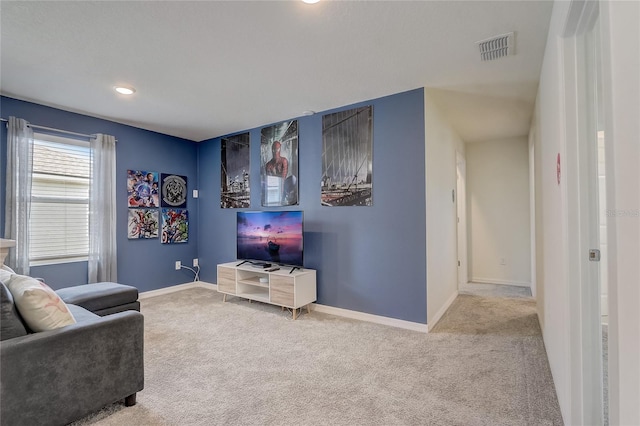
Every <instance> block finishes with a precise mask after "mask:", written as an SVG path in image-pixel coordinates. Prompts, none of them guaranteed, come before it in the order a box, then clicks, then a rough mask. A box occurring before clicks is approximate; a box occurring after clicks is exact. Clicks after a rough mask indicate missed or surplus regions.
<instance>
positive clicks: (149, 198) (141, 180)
mask: <svg viewBox="0 0 640 426" xmlns="http://www.w3.org/2000/svg"><path fill="white" fill-rule="evenodd" d="M159 194H160V188H159V185H158V173H157V172H147V171H144V170H127V199H128V204H129V207H159V206H160V197H159Z"/></svg>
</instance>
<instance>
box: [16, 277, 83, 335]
mask: <svg viewBox="0 0 640 426" xmlns="http://www.w3.org/2000/svg"><path fill="white" fill-rule="evenodd" d="M6 284H7V287H8V288H9V291H11V294H12V295H13V299H14V301H15V304H16V306H17V307H18V312H20V315H21V316H22V319H24V322H25V323H27V326H28V327H29V328H30V329H31V330H32V331H45V330H53V329H55V328H60V327H64V326H66V325H71V324H75V323H76V320H75V319H74V318H73V315H72V314H71V312H70V311H69V308H67V305H66V304H65V303H64V301H62V299H61V298H60V297H59V296H58V295H57V294H56V292H55V291H53V290H52V289H51V288H50V287H49V286H48V285H46V284H45V283H43V282H41V281H38V280H36V279H35V278H31V277H28V276H25V275H12V276H11V279H10V280H9V281H8V282H7V283H6Z"/></svg>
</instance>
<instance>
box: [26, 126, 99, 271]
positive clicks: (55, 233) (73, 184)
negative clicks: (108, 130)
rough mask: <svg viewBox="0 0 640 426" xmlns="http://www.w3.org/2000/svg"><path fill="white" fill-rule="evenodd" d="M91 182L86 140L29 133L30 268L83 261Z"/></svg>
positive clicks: (86, 252) (87, 242) (89, 156)
mask: <svg viewBox="0 0 640 426" xmlns="http://www.w3.org/2000/svg"><path fill="white" fill-rule="evenodd" d="M90 182H91V152H90V150H89V142H88V141H81V140H80V141H79V140H75V139H69V138H63V137H58V136H51V135H45V134H40V133H34V146H33V182H32V189H31V215H30V217H29V226H30V233H31V235H30V241H29V263H30V265H31V266H37V265H47V264H53V263H65V262H75V261H82V260H87V258H88V254H89V185H90Z"/></svg>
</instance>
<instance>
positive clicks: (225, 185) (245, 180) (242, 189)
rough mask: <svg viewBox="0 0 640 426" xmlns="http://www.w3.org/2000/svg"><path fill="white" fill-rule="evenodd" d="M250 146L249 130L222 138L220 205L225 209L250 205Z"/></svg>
mask: <svg viewBox="0 0 640 426" xmlns="http://www.w3.org/2000/svg"><path fill="white" fill-rule="evenodd" d="M250 148H251V144H250V138H249V132H247V133H242V134H240V135H235V136H229V137H228V138H222V143H221V152H220V158H221V164H222V166H221V176H220V183H221V188H220V207H222V208H223V209H229V208H247V207H249V204H250V185H249V184H250V181H249V170H250V166H251V149H250Z"/></svg>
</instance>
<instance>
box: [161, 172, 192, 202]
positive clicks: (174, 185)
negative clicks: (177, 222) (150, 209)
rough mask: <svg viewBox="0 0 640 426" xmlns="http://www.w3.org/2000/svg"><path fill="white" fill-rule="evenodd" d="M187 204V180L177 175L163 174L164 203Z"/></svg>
mask: <svg viewBox="0 0 640 426" xmlns="http://www.w3.org/2000/svg"><path fill="white" fill-rule="evenodd" d="M186 204H187V180H186V178H185V177H182V176H177V175H163V176H162V205H163V206H170V207H184V206H185V205H186Z"/></svg>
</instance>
